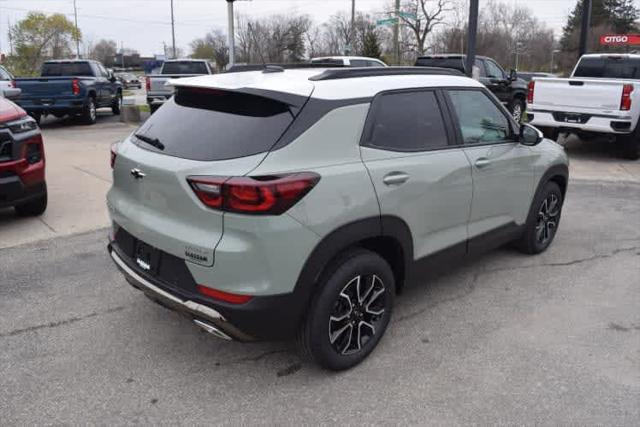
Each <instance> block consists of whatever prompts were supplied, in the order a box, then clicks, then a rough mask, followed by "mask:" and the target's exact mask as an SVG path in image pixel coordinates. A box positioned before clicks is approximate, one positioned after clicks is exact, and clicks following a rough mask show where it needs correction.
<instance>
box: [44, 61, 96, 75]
mask: <svg viewBox="0 0 640 427" xmlns="http://www.w3.org/2000/svg"><path fill="white" fill-rule="evenodd" d="M41 75H42V77H60V76H93V71H92V70H91V65H89V63H88V62H45V63H44V64H43V65H42V74H41Z"/></svg>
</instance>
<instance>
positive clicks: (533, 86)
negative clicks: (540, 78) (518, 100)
mask: <svg viewBox="0 0 640 427" xmlns="http://www.w3.org/2000/svg"><path fill="white" fill-rule="evenodd" d="M535 89H536V82H535V81H533V80H531V81H530V82H529V85H528V86H527V103H528V104H533V92H534V91H535Z"/></svg>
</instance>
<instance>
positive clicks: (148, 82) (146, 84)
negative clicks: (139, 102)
mask: <svg viewBox="0 0 640 427" xmlns="http://www.w3.org/2000/svg"><path fill="white" fill-rule="evenodd" d="M144 87H145V88H146V89H147V92H149V91H150V90H151V79H150V78H149V77H145V78H144Z"/></svg>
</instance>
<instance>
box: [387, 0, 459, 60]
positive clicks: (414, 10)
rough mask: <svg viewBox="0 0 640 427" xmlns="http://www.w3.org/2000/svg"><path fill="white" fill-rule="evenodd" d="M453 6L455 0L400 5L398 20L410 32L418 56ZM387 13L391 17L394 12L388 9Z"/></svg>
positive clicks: (417, 0)
mask: <svg viewBox="0 0 640 427" xmlns="http://www.w3.org/2000/svg"><path fill="white" fill-rule="evenodd" d="M455 4H456V1H455V0H405V1H403V2H402V3H401V11H402V13H401V14H400V16H399V19H400V22H401V23H402V25H403V26H406V27H407V28H409V29H410V30H411V31H412V33H413V36H414V42H415V50H416V53H417V54H418V55H422V54H424V52H425V42H426V40H427V37H428V36H429V35H430V34H431V33H432V32H433V30H434V29H435V28H436V27H437V26H438V25H442V24H443V23H444V22H445V19H446V17H447V13H448V12H451V11H453V10H454V6H455ZM387 13H388V14H390V15H392V16H393V15H394V13H395V12H394V11H393V9H388V10H387ZM410 15H413V16H410Z"/></svg>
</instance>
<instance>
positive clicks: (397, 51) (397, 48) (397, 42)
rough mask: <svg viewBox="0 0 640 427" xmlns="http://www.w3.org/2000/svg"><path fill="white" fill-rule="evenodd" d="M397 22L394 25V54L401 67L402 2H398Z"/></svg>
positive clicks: (396, 9)
mask: <svg viewBox="0 0 640 427" xmlns="http://www.w3.org/2000/svg"><path fill="white" fill-rule="evenodd" d="M393 16H395V18H396V22H395V23H394V24H393V52H394V56H395V60H396V65H400V36H399V34H400V0H396V6H395V14H394V15H393Z"/></svg>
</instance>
